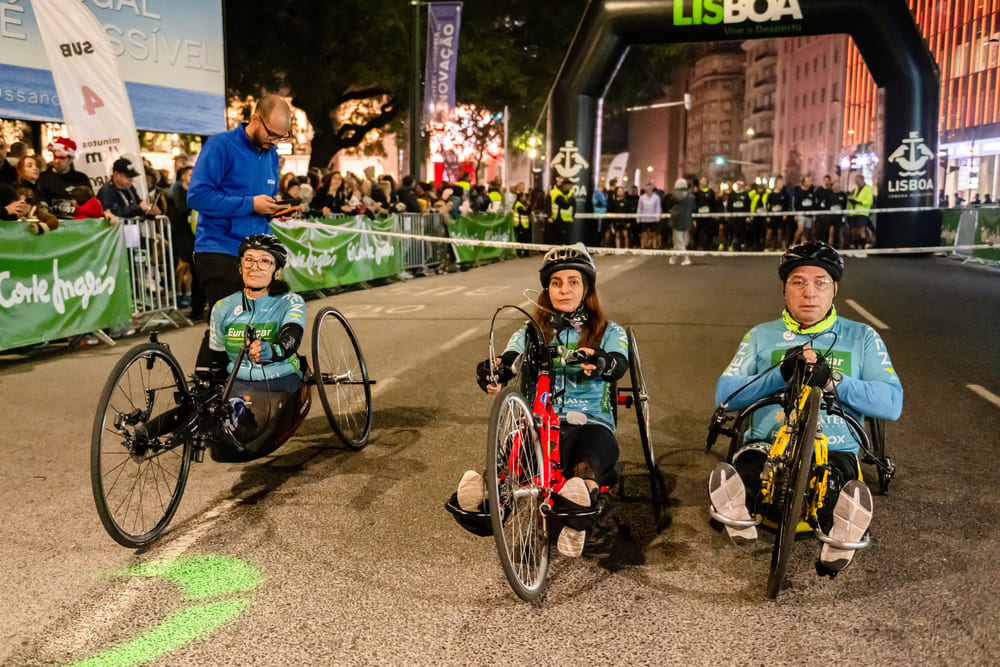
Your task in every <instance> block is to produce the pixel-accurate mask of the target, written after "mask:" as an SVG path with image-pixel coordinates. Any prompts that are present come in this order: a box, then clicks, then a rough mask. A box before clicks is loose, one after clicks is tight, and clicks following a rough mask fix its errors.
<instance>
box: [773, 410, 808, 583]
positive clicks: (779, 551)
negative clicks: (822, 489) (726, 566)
mask: <svg viewBox="0 0 1000 667" xmlns="http://www.w3.org/2000/svg"><path fill="white" fill-rule="evenodd" d="M819 403H820V397H819V395H818V393H817V392H816V391H815V390H814V391H811V392H810V394H809V398H808V399H807V400H806V406H805V410H804V412H805V413H806V419H805V421H804V422H802V421H800V422H799V424H798V426H797V427H796V430H795V433H794V434H793V436H792V438H793V439H792V441H791V442H789V443H788V449H790V450H791V452H792V458H791V463H789V465H788V471H787V473H786V474H787V477H786V479H788V480H790V481H791V482H792V484H784V485H782V497H781V498H780V499H779V502H780V507H781V521H780V522H779V523H778V532H777V534H776V535H775V538H774V548H773V549H772V551H771V569H770V573H769V575H768V578H767V597H769V598H771V599H772V600H773V599H774V598H776V597H777V596H778V593H779V592H781V587H782V585H783V584H784V582H785V570H786V569H787V568H788V557H789V555H790V554H791V553H792V545H793V544H794V543H795V534H796V529H797V528H798V525H799V519H800V518H801V517H802V507H803V505H804V504H805V495H806V488H807V486H808V484H809V475H810V473H811V472H812V460H813V452H814V450H815V447H816V431H817V428H818V424H819ZM800 416H801V415H800Z"/></svg>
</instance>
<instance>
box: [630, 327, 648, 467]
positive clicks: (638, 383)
mask: <svg viewBox="0 0 1000 667" xmlns="http://www.w3.org/2000/svg"><path fill="white" fill-rule="evenodd" d="M625 333H626V336H627V337H628V359H629V364H628V370H629V378H630V379H631V380H632V407H634V408H635V418H636V421H637V422H638V425H639V440H640V441H641V442H642V454H643V456H644V457H645V458H646V467H647V468H649V472H650V473H653V472H655V471H656V455H655V453H654V452H653V439H652V431H651V430H650V427H649V392H648V390H647V389H646V379H645V377H644V376H643V374H642V360H641V359H640V358H639V345H638V343H637V342H636V339H635V330H634V329H633V328H632V327H628V328H627V329H626V330H625Z"/></svg>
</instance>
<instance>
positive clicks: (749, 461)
mask: <svg viewBox="0 0 1000 667" xmlns="http://www.w3.org/2000/svg"><path fill="white" fill-rule="evenodd" d="M843 272H844V260H843V258H842V257H841V256H840V254H839V253H838V252H837V251H836V250H834V249H833V248H831V247H830V246H828V245H827V244H825V243H822V242H810V243H804V244H801V245H798V246H795V247H793V248H790V249H789V250H788V251H787V252H786V253H785V254H784V256H783V257H782V258H781V263H780V265H779V267H778V276H779V277H780V279H781V282H782V293H783V295H784V298H785V310H784V312H783V313H782V316H781V318H780V319H777V320H774V321H772V322H767V323H765V324H760V325H758V326H756V327H754V328H753V329H751V330H750V331H749V332H748V333H747V334H746V335H745V336H744V337H743V340H742V341H741V342H740V346H739V349H738V350H737V351H736V356H735V357H733V360H732V361H731V362H730V364H729V366H728V367H727V368H726V370H725V372H724V373H723V374H722V376H721V377H720V378H719V380H718V382H717V384H716V389H715V401H716V405H722V406H724V407H725V408H726V409H727V410H740V409H743V408H745V407H747V406H749V405H751V404H753V403H754V402H755V401H757V400H758V399H761V398H764V397H767V396H771V395H774V394H777V393H779V392H780V391H782V390H783V389H784V388H785V383H786V381H788V379H789V378H791V377H792V374H793V373H794V372H795V368H796V364H806V365H807V367H808V368H809V369H810V371H811V381H810V384H813V385H814V386H818V387H821V388H822V389H823V391H825V392H827V393H828V394H832V395H834V396H835V397H836V398H837V399H838V400H839V401H840V403H841V405H842V406H843V408H844V409H845V412H848V413H850V414H851V415H852V416H853V417H855V418H861V419H863V417H864V416H865V415H867V416H869V417H875V418H881V419H893V420H894V419H897V418H898V417H899V415H900V412H901V410H902V403H903V388H902V386H901V385H900V382H899V378H898V377H897V375H896V371H895V369H894V368H893V365H892V362H891V360H890V359H889V354H888V352H887V351H886V348H885V343H884V342H883V341H882V338H881V337H880V336H879V335H878V334H877V333H876V332H875V330H874V329H872V328H871V327H870V326H868V325H866V324H862V323H859V322H853V321H851V320H848V319H845V318H843V317H840V316H839V315H838V313H837V310H836V308H835V307H834V305H833V300H834V297H835V296H836V295H837V288H838V286H839V283H840V279H841V277H842V276H843ZM817 352H819V354H817ZM779 371H780V372H779ZM780 410H781V407H780V406H777V405H772V406H770V407H767V408H761V410H760V411H759V412H763V413H765V414H760V415H758V414H757V413H755V414H754V419H753V425H752V426H751V429H750V432H749V433H748V434H747V437H746V439H745V443H746V444H744V446H743V447H742V448H740V449H739V450H737V451H736V452H734V453H733V457H732V461H731V463H719V464H718V465H717V466H716V467H715V469H714V470H713V471H712V474H711V477H710V479H709V496H710V498H711V501H712V506H713V507H714V508H715V511H716V512H717V513H718V514H720V515H722V516H723V517H726V518H729V519H732V520H734V522H740V521H744V522H746V521H749V520H750V517H751V516H752V515H753V514H754V513H755V512H756V513H763V512H761V509H760V508H759V507H757V505H758V498H759V496H760V493H761V473H762V472H763V470H764V466H765V464H766V462H767V461H768V457H769V453H770V445H771V443H772V442H773V441H774V438H775V435H776V433H777V431H778V429H779V427H781V425H782V415H781V414H779V411H780ZM820 427H821V429H822V432H823V433H824V434H825V435H826V436H827V438H828V441H829V444H828V450H829V459H828V463H829V468H830V469H829V476H828V480H827V492H826V495H825V497H824V498H823V501H822V507H821V508H820V510H819V512H818V516H817V518H818V520H819V523H820V527H821V528H822V530H823V531H824V532H825V533H826V534H827V535H829V536H830V538H832V539H833V540H834V541H836V542H839V543H858V542H859V541H860V540H861V538H862V537H863V536H864V534H865V533H866V532H867V530H868V525H869V523H870V521H871V516H872V496H871V492H870V491H869V490H868V487H867V486H866V485H865V483H864V482H863V481H862V480H861V471H860V466H859V461H858V450H859V443H858V441H857V439H856V437H855V435H854V434H853V433H852V432H851V430H850V428H849V427H848V424H847V423H846V422H845V421H844V419H843V418H842V417H838V416H836V415H830V414H826V413H825V412H823V411H821V414H820ZM725 528H726V530H727V532H728V533H729V536H730V538H731V539H732V540H733V541H734V542H736V543H737V544H745V543H748V542H750V541H752V540H754V539H756V537H757V528H756V526H753V525H751V526H749V527H740V526H730V525H726V526H725ZM853 555H854V550H853V549H838V548H835V547H834V546H833V545H832V544H828V543H824V544H823V547H822V549H821V551H820V556H819V561H818V562H817V564H816V569H817V572H819V573H820V574H822V575H828V576H834V575H836V573H837V572H839V571H840V570H843V569H844V568H845V567H847V566H848V565H849V564H850V562H851V559H852V557H853Z"/></svg>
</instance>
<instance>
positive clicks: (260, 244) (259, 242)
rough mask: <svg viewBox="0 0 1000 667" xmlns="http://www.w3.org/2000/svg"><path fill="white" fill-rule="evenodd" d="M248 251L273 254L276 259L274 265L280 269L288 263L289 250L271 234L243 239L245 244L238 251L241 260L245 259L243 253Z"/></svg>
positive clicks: (241, 244) (255, 235)
mask: <svg viewBox="0 0 1000 667" xmlns="http://www.w3.org/2000/svg"><path fill="white" fill-rule="evenodd" d="M247 250H266V251H267V252H269V253H271V257H274V265H275V267H276V268H278V269H280V268H281V267H283V266H284V265H285V264H286V263H287V262H288V250H286V249H285V246H284V245H282V243H281V241H279V240H278V237H276V236H271V235H270V234H254V235H252V236H248V237H246V238H245V239H243V242H242V243H240V249H239V250H238V251H237V255H239V257H240V259H243V253H245V252H246V251H247Z"/></svg>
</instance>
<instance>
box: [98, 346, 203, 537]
mask: <svg viewBox="0 0 1000 667" xmlns="http://www.w3.org/2000/svg"><path fill="white" fill-rule="evenodd" d="M194 409H195V408H194V404H193V401H192V399H191V395H190V393H189V392H188V389H187V384H186V382H185V380H184V374H183V372H182V371H181V367H180V364H178V363H177V360H176V359H175V358H174V356H173V354H171V353H170V351H169V350H168V349H167V348H166V347H165V346H164V345H162V344H159V343H144V344H142V345H137V346H136V347H133V348H132V349H131V350H129V351H128V352H126V353H125V355H124V356H123V357H122V358H121V359H119V360H118V363H117V364H116V365H115V367H114V370H112V371H111V375H110V377H108V381H107V383H105V385H104V390H103V391H102V392H101V397H100V400H99V401H98V404H97V414H96V416H95V418H94V426H93V430H92V432H91V439H90V481H91V488H92V489H93V492H94V501H95V503H96V504H97V513H98V515H99V516H100V517H101V523H102V524H104V528H105V530H107V531H108V534H109V535H110V536H111V537H112V538H113V539H114V540H115V541H116V542H118V543H119V544H121V545H122V546H126V547H131V548H136V547H141V546H143V545H144V544H148V543H149V542H151V541H153V540H154V539H156V538H157V537H159V535H160V533H162V532H163V529H164V528H166V526H167V524H168V523H170V520H171V519H172V518H173V516H174V512H176V511H177V506H178V505H179V504H180V501H181V496H182V495H183V493H184V486H185V484H186V483H187V476H188V470H189V469H190V467H191V456H192V451H193V449H194V442H193V440H192V437H191V436H190V435H187V436H185V435H184V434H183V433H177V434H175V431H181V430H182V429H183V428H184V426H185V423H186V421H187V420H189V419H190V418H191V416H192V414H193V411H194Z"/></svg>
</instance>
